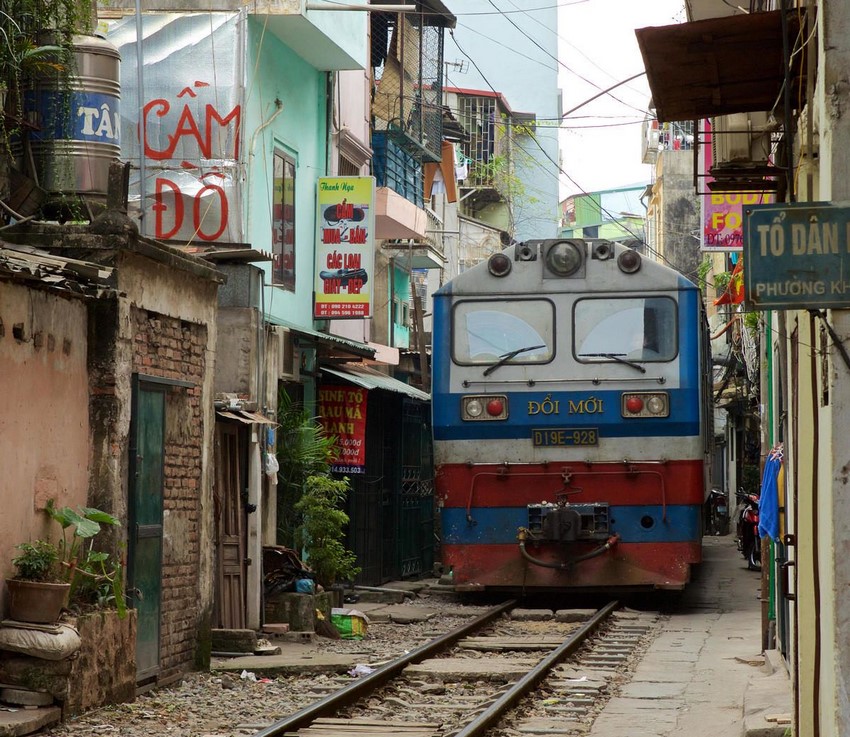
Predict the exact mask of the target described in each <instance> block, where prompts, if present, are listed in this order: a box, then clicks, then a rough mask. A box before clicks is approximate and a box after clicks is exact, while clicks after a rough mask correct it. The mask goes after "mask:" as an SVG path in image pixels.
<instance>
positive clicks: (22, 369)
mask: <svg viewBox="0 0 850 737" xmlns="http://www.w3.org/2000/svg"><path fill="white" fill-rule="evenodd" d="M86 333H87V316H86V305H85V303H84V302H82V301H79V300H72V299H65V298H62V297H58V296H54V295H52V294H49V293H47V292H45V291H39V290H35V289H30V288H27V287H25V286H20V285H18V284H13V283H8V282H2V283H0V397H2V403H3V409H2V411H0V468H2V469H3V471H2V473H3V484H2V489H3V496H2V499H3V514H2V515H0V575H3V576H8V575H11V574H12V573H13V571H14V568H13V566H12V564H11V559H12V557H14V555H15V550H14V547H15V545H17V544H18V543H21V542H27V541H30V540H34V539H36V538H38V537H45V536H50V537H51V539H53V540H54V541H56V540H58V535H59V530H58V527H56V525H55V523H53V522H50V521H49V520H48V518H47V517H46V515H44V514H41V512H40V510H42V509H44V505H45V504H46V502H47V500H48V499H50V498H53V499H55V500H56V501H57V503H58V504H60V505H71V506H77V505H81V504H85V502H86V492H87V489H88V473H89V469H88V461H89V454H90V440H89V410H88V375H87V369H86V356H87V334H86ZM3 589H4V590H3V591H2V592H0V607H2V609H3V610H4V611H5V587H3Z"/></svg>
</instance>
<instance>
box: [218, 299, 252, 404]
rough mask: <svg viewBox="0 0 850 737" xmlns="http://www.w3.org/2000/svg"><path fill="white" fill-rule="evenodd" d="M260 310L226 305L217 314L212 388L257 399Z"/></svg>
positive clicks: (244, 397)
mask: <svg viewBox="0 0 850 737" xmlns="http://www.w3.org/2000/svg"><path fill="white" fill-rule="evenodd" d="M258 320H259V313H258V312H257V310H255V309H253V308H251V307H225V308H222V309H220V310H219V313H218V326H217V333H218V338H217V340H218V350H217V358H216V370H215V391H216V392H217V393H218V392H235V393H236V394H238V395H239V396H240V398H243V399H250V400H257V399H258V396H257V362H258V355H259V346H258V343H259V340H260V336H259V335H258V332H257V330H258V327H257V324H258Z"/></svg>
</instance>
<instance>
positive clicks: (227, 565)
mask: <svg viewBox="0 0 850 737" xmlns="http://www.w3.org/2000/svg"><path fill="white" fill-rule="evenodd" d="M245 457H246V454H245V430H243V429H242V428H239V427H237V426H236V425H232V424H230V423H226V422H218V423H216V434H215V468H216V479H215V516H216V540H215V545H216V551H215V552H216V569H217V570H216V601H215V612H216V620H217V624H216V627H217V628H220V629H244V628H245V609H246V602H247V586H246V581H247V575H246V563H245V551H246V548H247V542H248V541H247V538H246V524H245V506H244V504H243V503H242V494H243V491H244V490H245V478H246V474H245V465H244V464H245Z"/></svg>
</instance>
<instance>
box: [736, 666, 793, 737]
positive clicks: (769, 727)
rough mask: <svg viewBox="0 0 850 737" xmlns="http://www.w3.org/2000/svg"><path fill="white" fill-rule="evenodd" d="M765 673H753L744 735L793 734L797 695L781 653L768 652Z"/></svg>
mask: <svg viewBox="0 0 850 737" xmlns="http://www.w3.org/2000/svg"><path fill="white" fill-rule="evenodd" d="M765 673H766V675H757V676H753V677H752V678H751V679H750V681H749V683H748V684H747V689H746V691H745V692H744V725H743V730H742V735H743V737H786V736H787V735H790V734H791V728H792V726H793V725H792V721H793V714H794V695H793V693H792V690H791V680H790V678H789V677H788V672H787V671H786V670H785V665H784V663H783V662H782V657H781V655H779V653H777V652H776V651H768V652H766V653H765Z"/></svg>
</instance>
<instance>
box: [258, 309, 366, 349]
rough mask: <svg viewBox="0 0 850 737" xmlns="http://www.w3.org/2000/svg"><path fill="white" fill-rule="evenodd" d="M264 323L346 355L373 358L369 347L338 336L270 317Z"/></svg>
mask: <svg viewBox="0 0 850 737" xmlns="http://www.w3.org/2000/svg"><path fill="white" fill-rule="evenodd" d="M266 322H269V323H271V324H272V325H280V326H281V327H284V328H287V329H288V330H291V331H292V332H293V333H297V334H298V335H303V336H305V337H307V338H311V339H313V340H315V341H317V342H320V343H325V344H326V345H330V346H336V347H337V348H340V349H343V350H345V351H347V352H348V353H353V354H354V355H355V356H362V357H363V358H374V356H375V349H374V348H372V347H371V346H369V345H366V343H359V342H358V341H356V340H350V339H348V338H343V337H340V336H339V335H331V334H330V333H320V332H319V331H318V330H312V329H310V328H305V327H302V326H301V325H295V324H293V323H291V322H287V321H286V320H280V319H278V318H276V317H273V316H271V315H268V316H266Z"/></svg>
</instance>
